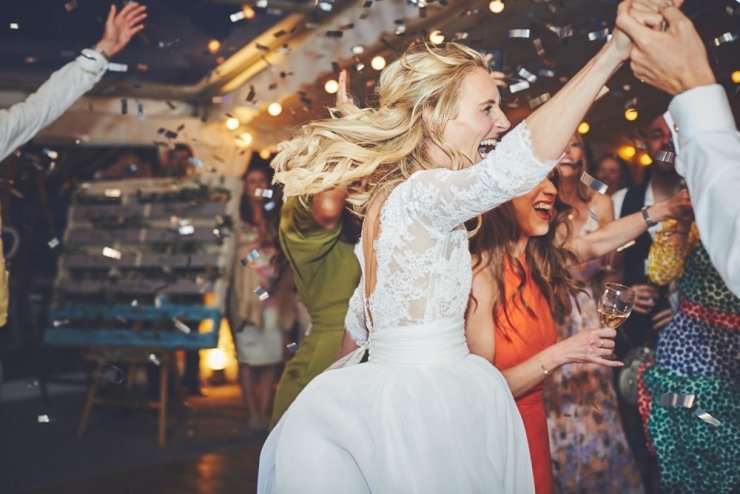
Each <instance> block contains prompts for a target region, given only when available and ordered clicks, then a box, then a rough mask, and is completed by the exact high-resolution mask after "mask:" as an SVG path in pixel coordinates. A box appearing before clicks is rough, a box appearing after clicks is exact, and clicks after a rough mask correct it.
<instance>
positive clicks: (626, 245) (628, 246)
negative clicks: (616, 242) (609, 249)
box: [617, 240, 635, 252]
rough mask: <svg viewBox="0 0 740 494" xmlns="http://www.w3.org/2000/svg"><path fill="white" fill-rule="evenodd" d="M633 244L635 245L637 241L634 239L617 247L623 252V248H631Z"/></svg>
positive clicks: (618, 250)
mask: <svg viewBox="0 0 740 494" xmlns="http://www.w3.org/2000/svg"><path fill="white" fill-rule="evenodd" d="M633 245H635V241H634V240H630V241H629V242H627V243H626V244H624V245H623V246H621V247H617V252H622V251H623V250H625V249H629V248H630V247H632V246H633Z"/></svg>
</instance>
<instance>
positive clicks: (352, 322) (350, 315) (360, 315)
mask: <svg viewBox="0 0 740 494" xmlns="http://www.w3.org/2000/svg"><path fill="white" fill-rule="evenodd" d="M363 285H364V284H363V282H362V279H361V280H360V283H359V284H358V285H357V288H355V291H354V293H353V294H352V297H351V298H350V299H349V308H348V310H347V316H346V317H345V318H344V328H345V331H347V333H349V335H350V336H351V337H352V340H353V341H354V342H355V343H357V344H358V345H361V344H363V343H365V341H367V326H366V325H365V307H364V304H363V302H362V289H363Z"/></svg>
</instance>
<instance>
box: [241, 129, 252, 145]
mask: <svg viewBox="0 0 740 494" xmlns="http://www.w3.org/2000/svg"><path fill="white" fill-rule="evenodd" d="M239 137H241V140H242V141H244V144H246V145H247V146H249V145H250V144H252V141H253V140H254V138H253V137H252V134H250V133H249V132H242V133H241V135H239Z"/></svg>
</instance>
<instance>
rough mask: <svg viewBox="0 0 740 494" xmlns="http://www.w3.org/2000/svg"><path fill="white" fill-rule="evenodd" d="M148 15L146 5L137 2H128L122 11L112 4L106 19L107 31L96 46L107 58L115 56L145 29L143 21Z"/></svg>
mask: <svg viewBox="0 0 740 494" xmlns="http://www.w3.org/2000/svg"><path fill="white" fill-rule="evenodd" d="M146 15H147V14H146V5H140V4H138V3H136V2H131V3H129V4H127V5H126V6H125V7H124V8H122V9H121V11H120V12H118V11H117V9H116V6H115V5H111V6H110V11H109V12H108V19H107V20H106V21H105V32H104V33H103V37H102V38H101V39H100V41H98V43H97V44H96V45H95V47H96V48H97V49H99V50H102V51H103V53H104V54H105V55H106V56H107V58H113V56H115V55H116V54H118V52H120V51H121V50H122V49H123V48H124V47H125V46H126V45H127V44H128V42H129V41H131V38H132V37H133V36H134V35H135V34H136V33H138V32H139V31H141V30H142V29H144V24H142V21H143V20H144V19H146Z"/></svg>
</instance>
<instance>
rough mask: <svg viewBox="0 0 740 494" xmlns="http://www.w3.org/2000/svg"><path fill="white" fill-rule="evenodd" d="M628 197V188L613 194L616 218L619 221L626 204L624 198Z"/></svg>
mask: <svg viewBox="0 0 740 494" xmlns="http://www.w3.org/2000/svg"><path fill="white" fill-rule="evenodd" d="M626 195H627V188H626V187H625V188H624V189H619V190H618V191H616V192H615V193H614V194H612V206H613V207H614V218H615V219H619V218H621V217H622V205H623V204H624V198H625V196H626Z"/></svg>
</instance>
